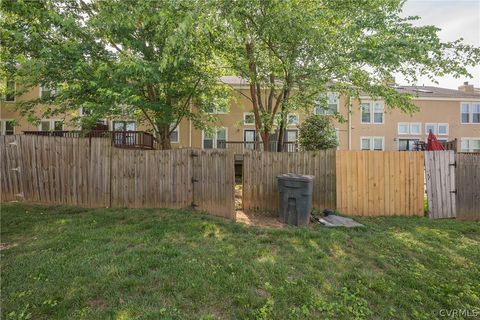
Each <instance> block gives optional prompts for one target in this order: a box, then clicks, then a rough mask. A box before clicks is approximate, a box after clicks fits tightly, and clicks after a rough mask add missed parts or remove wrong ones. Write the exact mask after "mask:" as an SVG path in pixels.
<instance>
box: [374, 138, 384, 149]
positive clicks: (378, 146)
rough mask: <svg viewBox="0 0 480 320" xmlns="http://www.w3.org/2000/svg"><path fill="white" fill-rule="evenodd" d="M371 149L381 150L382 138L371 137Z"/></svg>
mask: <svg viewBox="0 0 480 320" xmlns="http://www.w3.org/2000/svg"><path fill="white" fill-rule="evenodd" d="M373 149H374V150H383V139H382V138H374V139H373Z"/></svg>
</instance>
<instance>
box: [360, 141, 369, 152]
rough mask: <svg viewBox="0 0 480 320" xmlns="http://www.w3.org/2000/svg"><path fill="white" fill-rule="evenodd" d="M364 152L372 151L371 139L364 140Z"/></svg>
mask: <svg viewBox="0 0 480 320" xmlns="http://www.w3.org/2000/svg"><path fill="white" fill-rule="evenodd" d="M362 150H370V139H362Z"/></svg>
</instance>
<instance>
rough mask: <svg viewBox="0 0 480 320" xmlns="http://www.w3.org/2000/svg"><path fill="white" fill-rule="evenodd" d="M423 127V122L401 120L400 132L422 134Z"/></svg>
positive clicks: (399, 124)
mask: <svg viewBox="0 0 480 320" xmlns="http://www.w3.org/2000/svg"><path fill="white" fill-rule="evenodd" d="M421 127H422V124H421V123H409V122H399V123H398V134H413V135H420V132H421V131H422V129H421Z"/></svg>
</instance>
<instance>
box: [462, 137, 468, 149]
mask: <svg viewBox="0 0 480 320" xmlns="http://www.w3.org/2000/svg"><path fill="white" fill-rule="evenodd" d="M462 152H468V140H462Z"/></svg>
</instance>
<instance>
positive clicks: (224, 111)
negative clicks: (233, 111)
mask: <svg viewBox="0 0 480 320" xmlns="http://www.w3.org/2000/svg"><path fill="white" fill-rule="evenodd" d="M228 112H229V110H227V107H225V110H222V109H220V110H214V111H212V112H206V113H207V114H228Z"/></svg>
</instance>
